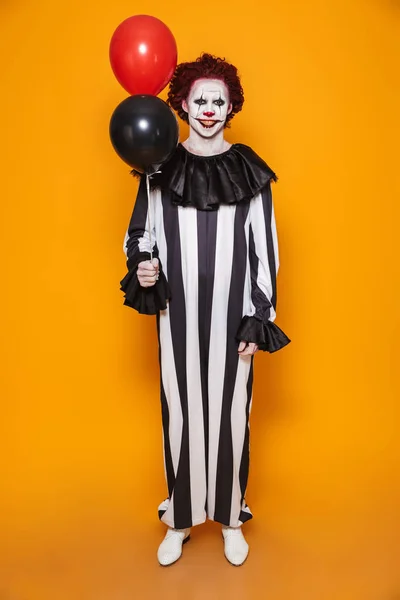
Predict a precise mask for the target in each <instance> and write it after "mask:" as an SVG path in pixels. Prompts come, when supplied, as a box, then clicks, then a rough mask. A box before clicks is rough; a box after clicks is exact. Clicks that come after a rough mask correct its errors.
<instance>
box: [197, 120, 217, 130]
mask: <svg viewBox="0 0 400 600" xmlns="http://www.w3.org/2000/svg"><path fill="white" fill-rule="evenodd" d="M196 121H198V122H199V123H200V124H201V125H202V126H203V127H204V128H205V129H211V128H212V127H215V125H216V124H217V123H221V121H212V120H211V119H196Z"/></svg>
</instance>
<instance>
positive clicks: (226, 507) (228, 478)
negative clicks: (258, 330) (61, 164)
mask: <svg viewBox="0 0 400 600" xmlns="http://www.w3.org/2000/svg"><path fill="white" fill-rule="evenodd" d="M247 212H248V205H247V204H244V205H242V204H238V205H237V207H236V213H235V224H234V242H233V258H232V273H231V284H230V290H229V300H228V315H227V340H226V363H225V377H224V389H223V396H222V409H221V426H220V436H219V445H218V462H217V475H216V490H215V513H214V520H215V521H219V522H220V523H223V524H224V525H229V524H230V514H231V503H232V484H233V446H232V428H231V408H232V400H233V393H234V390H235V380H236V373H237V367H238V361H239V355H238V344H237V342H236V339H235V338H236V334H237V331H238V328H239V325H240V322H241V320H242V312H243V294H244V284H245V276H246V260H247V249H246V237H245V229H244V223H245V220H246V216H247Z"/></svg>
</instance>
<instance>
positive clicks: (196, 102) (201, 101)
mask: <svg viewBox="0 0 400 600" xmlns="http://www.w3.org/2000/svg"><path fill="white" fill-rule="evenodd" d="M194 103H195V104H198V105H199V106H202V105H203V104H207V100H204V98H199V99H198V100H195V101H194Z"/></svg>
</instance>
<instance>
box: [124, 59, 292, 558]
mask: <svg viewBox="0 0 400 600" xmlns="http://www.w3.org/2000/svg"><path fill="white" fill-rule="evenodd" d="M168 102H169V104H170V106H171V107H172V108H174V109H175V110H176V111H177V113H178V115H179V116H180V117H181V118H182V119H183V120H184V121H186V122H187V123H189V126H190V129H189V137H188V138H187V140H186V141H185V142H183V143H182V144H179V145H178V147H177V149H176V151H175V152H174V154H173V156H172V157H171V158H170V160H169V161H168V162H167V163H166V164H165V165H163V166H162V168H161V172H159V173H157V174H155V175H154V176H153V177H152V184H151V192H150V199H151V202H150V203H149V202H148V196H147V192H146V182H145V178H144V177H143V178H142V181H141V183H140V186H139V192H138V197H137V200H136V204H135V208H134V210H133V214H132V218H131V220H130V223H129V227H128V230H127V232H126V236H125V240H124V250H125V253H126V256H127V266H128V273H127V275H126V276H125V277H124V279H123V280H122V282H121V289H122V290H123V291H124V292H125V301H124V303H125V304H126V305H128V306H131V307H132V308H135V309H136V310H138V311H139V312H140V313H142V314H156V315H157V331H158V339H159V350H160V353H159V356H160V369H161V385H160V387H161V408H162V423H163V439H164V446H163V450H164V466H165V474H166V481H167V487H168V497H167V498H166V499H165V500H164V501H163V502H162V503H161V504H160V506H159V507H158V513H159V518H160V519H161V521H162V522H163V523H165V524H166V525H167V526H168V529H167V533H166V536H165V538H164V540H163V541H162V543H161V545H160V547H159V549H158V560H159V562H160V564H162V565H169V564H172V563H173V562H175V561H176V560H177V559H178V558H179V557H180V556H181V553H182V544H183V543H185V542H186V541H187V540H189V539H190V528H191V527H193V526H195V525H199V524H201V523H204V522H205V521H206V520H207V519H210V520H214V521H217V522H219V523H220V524H221V525H222V535H223V539H224V552H225V556H226V558H227V559H228V560H229V561H230V562H231V563H232V564H234V565H240V564H242V563H243V562H244V561H245V559H246V558H247V554H248V549H249V548H248V544H247V542H246V540H245V538H244V536H243V533H242V529H241V526H242V525H243V524H244V523H245V522H246V521H248V520H249V519H251V518H252V513H251V510H250V508H249V506H248V505H247V503H246V499H245V494H246V487H247V479H248V470H249V415H250V412H251V405H252V384H253V359H254V354H255V353H256V352H257V350H262V351H268V352H275V351H277V350H279V349H281V348H283V347H284V346H285V345H286V344H288V343H289V342H290V340H289V338H288V337H287V336H286V335H285V333H284V332H283V331H282V330H281V329H280V328H279V327H278V326H277V325H276V324H275V323H274V320H275V316H276V312H275V310H276V297H277V296H276V275H277V272H278V268H279V257H278V241H277V231H276V224H275V215H274V208H273V203H272V195H271V182H272V181H276V179H277V178H276V175H275V173H274V172H273V171H272V170H271V169H270V167H269V166H268V165H267V164H266V163H265V162H264V161H263V160H262V159H261V158H260V157H259V156H258V155H257V154H256V153H255V152H254V151H253V150H252V149H251V148H249V147H248V146H245V145H243V144H232V145H231V144H229V143H228V142H227V141H226V139H225V137H224V131H225V128H226V127H227V126H228V125H229V123H230V121H231V120H232V118H233V117H234V115H235V114H236V113H238V112H239V111H240V110H241V109H242V106H243V102H244V97H243V90H242V87H241V84H240V80H239V77H238V74H237V69H236V68H235V67H234V66H233V65H231V64H229V63H227V62H226V61H225V60H223V59H220V58H216V57H213V56H211V55H210V54H203V55H202V56H200V57H199V58H198V59H197V60H196V61H194V62H191V63H182V64H180V65H178V67H177V69H176V71H175V74H174V77H173V79H172V81H171V84H170V89H169V94H168ZM151 256H153V259H152V260H150V258H151Z"/></svg>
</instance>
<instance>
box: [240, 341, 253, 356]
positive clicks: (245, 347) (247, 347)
mask: <svg viewBox="0 0 400 600" xmlns="http://www.w3.org/2000/svg"><path fill="white" fill-rule="evenodd" d="M257 350H258V346H257V344H254V342H240V344H239V348H238V352H239V354H240V356H249V355H251V354H255V353H256V352H257Z"/></svg>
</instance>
